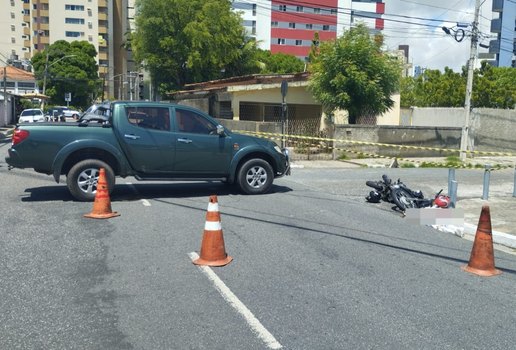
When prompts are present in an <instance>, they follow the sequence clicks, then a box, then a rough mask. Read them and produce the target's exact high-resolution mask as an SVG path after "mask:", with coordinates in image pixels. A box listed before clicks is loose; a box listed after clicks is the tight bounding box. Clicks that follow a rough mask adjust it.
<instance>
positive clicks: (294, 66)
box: [256, 50, 305, 74]
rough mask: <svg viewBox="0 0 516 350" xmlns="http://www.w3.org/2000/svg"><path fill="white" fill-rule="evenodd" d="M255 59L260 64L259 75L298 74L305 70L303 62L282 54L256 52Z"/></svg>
mask: <svg viewBox="0 0 516 350" xmlns="http://www.w3.org/2000/svg"><path fill="white" fill-rule="evenodd" d="M256 59H257V60H258V61H259V62H261V63H262V65H261V70H260V73H261V74H269V73H275V74H287V73H299V72H302V71H303V70H304V68H305V64H304V62H303V61H301V60H300V59H299V58H297V57H296V56H293V55H288V54H284V53H271V52H270V51H268V50H257V52H256Z"/></svg>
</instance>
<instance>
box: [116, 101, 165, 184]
mask: <svg viewBox="0 0 516 350" xmlns="http://www.w3.org/2000/svg"><path fill="white" fill-rule="evenodd" d="M121 110H123V111H125V118H123V117H122V118H119V119H118V121H119V124H118V125H119V127H118V128H117V132H118V138H119V140H121V142H120V143H121V145H122V148H123V149H124V152H125V153H126V155H127V159H128V160H129V163H130V164H131V166H132V167H133V169H135V170H136V171H138V172H141V173H146V174H158V175H159V174H165V173H169V172H172V171H173V165H174V156H175V139H174V138H173V135H172V133H171V132H170V109H169V108H168V107H164V106H135V105H132V106H131V105H129V106H125V107H124V108H122V109H121Z"/></svg>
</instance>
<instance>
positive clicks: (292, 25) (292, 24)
mask: <svg viewBox="0 0 516 350" xmlns="http://www.w3.org/2000/svg"><path fill="white" fill-rule="evenodd" d="M288 27H289V28H291V29H294V28H296V24H295V23H292V22H290V23H289V24H288Z"/></svg>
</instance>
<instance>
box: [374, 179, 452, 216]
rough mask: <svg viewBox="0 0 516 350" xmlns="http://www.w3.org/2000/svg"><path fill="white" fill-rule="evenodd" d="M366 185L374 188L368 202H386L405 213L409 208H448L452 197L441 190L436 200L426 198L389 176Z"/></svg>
mask: <svg viewBox="0 0 516 350" xmlns="http://www.w3.org/2000/svg"><path fill="white" fill-rule="evenodd" d="M366 185H367V186H369V187H371V188H374V191H371V192H369V195H368V196H367V197H366V200H367V201H368V202H371V203H379V202H380V201H382V200H383V201H386V202H389V203H393V204H395V205H396V208H398V209H399V210H401V211H402V212H404V211H405V210H407V209H408V208H428V207H435V208H448V207H449V206H450V202H451V200H450V197H448V196H446V195H443V194H441V193H442V191H443V190H440V191H439V192H438V193H437V194H436V195H435V196H434V198H424V196H423V192H421V191H419V190H416V191H413V190H411V189H410V188H408V187H407V186H406V185H405V184H404V183H403V182H401V180H400V179H398V180H397V181H392V180H391V179H390V178H389V177H388V176H387V175H385V174H384V175H382V180H381V181H366Z"/></svg>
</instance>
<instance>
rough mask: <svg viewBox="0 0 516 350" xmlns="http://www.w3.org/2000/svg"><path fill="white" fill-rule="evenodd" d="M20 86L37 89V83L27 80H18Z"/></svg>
mask: <svg viewBox="0 0 516 350" xmlns="http://www.w3.org/2000/svg"><path fill="white" fill-rule="evenodd" d="M18 87H19V88H22V89H35V88H36V83H33V82H31V83H27V82H21V81H20V82H18Z"/></svg>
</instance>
